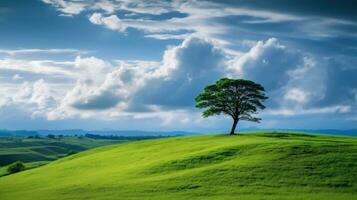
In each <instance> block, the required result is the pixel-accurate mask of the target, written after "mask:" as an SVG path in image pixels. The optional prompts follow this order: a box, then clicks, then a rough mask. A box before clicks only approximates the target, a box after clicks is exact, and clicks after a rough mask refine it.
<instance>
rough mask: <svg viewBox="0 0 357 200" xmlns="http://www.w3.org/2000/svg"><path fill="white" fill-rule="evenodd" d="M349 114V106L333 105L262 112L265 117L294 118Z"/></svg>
mask: <svg viewBox="0 0 357 200" xmlns="http://www.w3.org/2000/svg"><path fill="white" fill-rule="evenodd" d="M348 112H351V106H349V105H333V106H328V107H318V108H309V109H291V108H281V109H276V110H272V109H268V110H266V111H265V112H264V114H266V115H279V116H296V115H312V114H328V113H348Z"/></svg>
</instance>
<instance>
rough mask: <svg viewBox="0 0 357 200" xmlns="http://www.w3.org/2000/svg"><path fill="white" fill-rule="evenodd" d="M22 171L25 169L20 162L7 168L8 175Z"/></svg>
mask: <svg viewBox="0 0 357 200" xmlns="http://www.w3.org/2000/svg"><path fill="white" fill-rule="evenodd" d="M24 169H25V165H24V163H23V162H21V161H16V162H14V163H12V164H11V165H9V167H8V168H7V172H8V173H10V174H13V173H17V172H20V171H23V170H24Z"/></svg>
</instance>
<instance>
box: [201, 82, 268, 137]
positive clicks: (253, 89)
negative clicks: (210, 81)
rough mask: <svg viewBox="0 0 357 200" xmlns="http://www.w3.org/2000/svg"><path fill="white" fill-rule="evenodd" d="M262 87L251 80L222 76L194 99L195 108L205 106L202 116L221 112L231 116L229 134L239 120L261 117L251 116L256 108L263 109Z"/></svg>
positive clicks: (253, 119)
mask: <svg viewBox="0 0 357 200" xmlns="http://www.w3.org/2000/svg"><path fill="white" fill-rule="evenodd" d="M267 98H268V97H266V96H265V90H264V87H263V86H261V85H260V84H257V83H254V82H253V81H249V80H243V79H229V78H222V79H220V80H218V81H217V82H216V84H214V85H209V86H207V87H205V89H204V90H203V92H202V93H201V94H199V95H198V96H197V97H196V98H195V101H196V102H197V104H196V107H197V108H206V110H204V111H203V113H202V116H203V117H209V116H212V115H220V114H221V113H223V114H226V115H229V116H231V117H232V118H233V126H232V129H231V133H230V135H234V131H235V129H236V126H237V124H238V122H239V120H245V121H252V122H260V120H261V118H257V117H254V116H252V115H253V114H256V113H257V111H258V109H264V108H265V106H264V105H263V102H264V101H265V100H266V99H267Z"/></svg>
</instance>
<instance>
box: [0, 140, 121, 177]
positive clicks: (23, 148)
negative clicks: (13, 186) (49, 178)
mask: <svg viewBox="0 0 357 200" xmlns="http://www.w3.org/2000/svg"><path fill="white" fill-rule="evenodd" d="M126 141H127V140H108V139H91V138H86V137H80V138H79V137H63V138H60V139H59V138H57V139H50V138H46V137H42V138H26V137H0V167H1V166H6V165H8V164H10V163H13V162H15V161H23V162H26V163H33V162H43V161H47V162H49V161H53V160H56V159H58V158H60V157H63V156H65V155H67V154H68V153H69V152H79V151H83V150H87V149H90V148H94V147H98V146H103V145H107V144H113V143H119V142H126ZM1 175H2V173H1V170H0V176H1Z"/></svg>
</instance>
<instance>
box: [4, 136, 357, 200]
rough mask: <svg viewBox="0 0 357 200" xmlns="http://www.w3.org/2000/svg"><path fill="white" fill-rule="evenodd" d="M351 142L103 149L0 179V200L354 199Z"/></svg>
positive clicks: (196, 140) (169, 142)
mask: <svg viewBox="0 0 357 200" xmlns="http://www.w3.org/2000/svg"><path fill="white" fill-rule="evenodd" d="M356 169H357V139H356V138H352V137H334V136H323V135H307V134H298V133H294V134H293V133H277V132H270V133H242V134H241V135H239V136H235V137H229V136H225V135H209V136H190V137H177V138H166V139H158V140H148V141H139V142H132V143H126V144H115V145H109V146H104V147H100V148H96V149H92V150H88V151H85V152H80V153H78V154H75V155H73V156H70V157H64V158H62V159H60V160H57V161H54V162H52V163H51V164H49V165H45V166H43V167H40V168H36V169H31V170H26V171H24V172H22V173H19V174H16V175H10V176H4V177H0V196H1V200H10V199H17V200H27V199H29V197H31V199H36V200H48V199H51V200H57V199H58V200H59V199H77V200H88V199H96V200H104V199H116V200H119V199H123V200H124V199H125V200H127V199H130V200H135V199H179V200H180V199H182V200H184V199H195V200H201V199H202V200H207V199H208V200H213V199H214V200H217V199H222V200H223V199H224V200H233V199H265V200H275V199H288V200H289V199H290V200H293V199H324V200H338V199H341V200H344V199H356V198H357V170H356Z"/></svg>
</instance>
